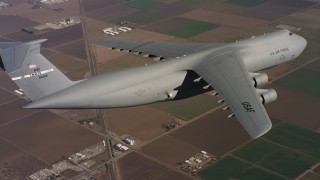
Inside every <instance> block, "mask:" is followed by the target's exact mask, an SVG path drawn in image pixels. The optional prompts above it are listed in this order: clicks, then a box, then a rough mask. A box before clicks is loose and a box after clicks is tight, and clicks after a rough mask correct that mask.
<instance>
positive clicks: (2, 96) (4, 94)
mask: <svg viewBox="0 0 320 180" xmlns="http://www.w3.org/2000/svg"><path fill="white" fill-rule="evenodd" d="M17 98H18V97H17V96H15V95H13V94H11V93H9V92H8V91H6V90H4V89H1V88H0V105H2V104H3V103H6V102H8V101H12V100H14V99H17Z"/></svg>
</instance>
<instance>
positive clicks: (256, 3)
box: [226, 0, 270, 7]
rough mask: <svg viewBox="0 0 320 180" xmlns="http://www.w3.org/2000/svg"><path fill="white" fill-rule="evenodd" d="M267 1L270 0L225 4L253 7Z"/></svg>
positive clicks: (229, 0) (231, 1)
mask: <svg viewBox="0 0 320 180" xmlns="http://www.w3.org/2000/svg"><path fill="white" fill-rule="evenodd" d="M267 1H270V0H227V1H226V2H227V3H230V4H237V5H241V6H249V7H253V6H257V5H260V4H262V3H265V2H267Z"/></svg>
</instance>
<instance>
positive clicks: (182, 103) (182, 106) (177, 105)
mask: <svg viewBox="0 0 320 180" xmlns="http://www.w3.org/2000/svg"><path fill="white" fill-rule="evenodd" d="M218 105H219V103H217V101H216V99H215V98H213V97H210V96H209V95H205V94H202V95H198V96H195V97H192V98H188V99H184V100H179V101H170V102H160V103H155V104H152V105H151V106H152V107H155V108H159V109H162V110H164V111H166V112H168V113H171V114H172V115H174V116H177V117H179V118H182V119H184V120H191V119H193V118H195V117H197V116H199V115H201V114H202V113H204V112H207V111H209V110H211V109H213V108H214V107H217V106H218Z"/></svg>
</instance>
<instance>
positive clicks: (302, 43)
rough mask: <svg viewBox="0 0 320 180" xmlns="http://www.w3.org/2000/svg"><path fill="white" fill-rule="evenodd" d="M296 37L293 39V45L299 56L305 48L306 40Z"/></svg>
mask: <svg viewBox="0 0 320 180" xmlns="http://www.w3.org/2000/svg"><path fill="white" fill-rule="evenodd" d="M296 36H297V37H296V38H295V39H296V40H295V45H296V48H297V49H296V51H297V52H298V54H301V53H302V52H303V51H304V49H305V48H306V47H307V44H308V43H307V40H306V39H305V38H303V37H301V36H299V35H296Z"/></svg>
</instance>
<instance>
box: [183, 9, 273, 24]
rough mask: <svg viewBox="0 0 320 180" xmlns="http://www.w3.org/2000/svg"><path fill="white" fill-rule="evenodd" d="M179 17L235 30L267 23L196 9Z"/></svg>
mask: <svg viewBox="0 0 320 180" xmlns="http://www.w3.org/2000/svg"><path fill="white" fill-rule="evenodd" d="M180 17H184V18H189V19H195V20H199V21H205V22H209V23H215V24H221V25H225V26H231V27H236V28H242V29H250V28H254V27H257V26H259V25H263V24H266V23H268V21H265V20H261V19H256V18H250V17H244V16H238V15H232V14H226V13H220V12H214V11H208V10H203V9H196V10H193V11H190V12H187V13H184V14H182V15H180Z"/></svg>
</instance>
